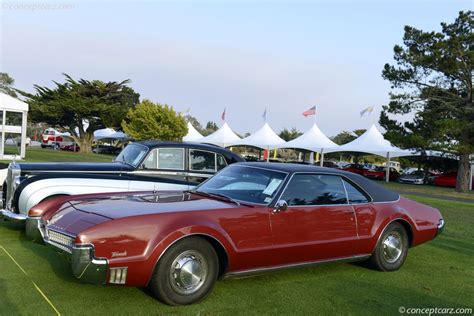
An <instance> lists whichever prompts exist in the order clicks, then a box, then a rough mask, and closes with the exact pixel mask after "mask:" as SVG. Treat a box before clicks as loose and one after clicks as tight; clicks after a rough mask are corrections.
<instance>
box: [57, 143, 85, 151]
mask: <svg viewBox="0 0 474 316" xmlns="http://www.w3.org/2000/svg"><path fill="white" fill-rule="evenodd" d="M60 149H61V150H64V151H75V152H78V151H80V150H81V147H80V146H79V145H78V144H68V145H62V146H61V147H60Z"/></svg>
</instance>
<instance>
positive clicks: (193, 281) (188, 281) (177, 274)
mask: <svg viewBox="0 0 474 316" xmlns="http://www.w3.org/2000/svg"><path fill="white" fill-rule="evenodd" d="M207 270H208V269H207V261H206V259H205V258H204V256H203V255H202V254H201V253H199V252H198V251H195V250H187V251H185V252H183V253H181V254H179V255H178V256H177V257H176V259H174V261H173V263H172V265H171V269H170V281H171V287H172V288H173V289H174V290H175V291H176V292H178V293H180V294H183V295H189V294H192V293H194V292H196V291H197V290H199V289H200V288H201V287H202V285H203V284H204V282H205V281H206V279H207Z"/></svg>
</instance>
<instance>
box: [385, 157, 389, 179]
mask: <svg viewBox="0 0 474 316" xmlns="http://www.w3.org/2000/svg"><path fill="white" fill-rule="evenodd" d="M389 181H390V152H389V151H387V170H386V171H385V182H389Z"/></svg>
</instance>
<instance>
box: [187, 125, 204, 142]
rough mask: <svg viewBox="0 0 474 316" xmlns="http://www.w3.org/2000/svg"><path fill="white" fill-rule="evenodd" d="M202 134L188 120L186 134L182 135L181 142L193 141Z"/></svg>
mask: <svg viewBox="0 0 474 316" xmlns="http://www.w3.org/2000/svg"><path fill="white" fill-rule="evenodd" d="M203 137H204V136H202V135H201V134H200V133H199V132H198V131H197V130H196V129H195V128H194V126H193V124H191V123H190V122H188V133H187V134H186V136H184V137H183V142H195V141H198V140H199V139H201V138H203Z"/></svg>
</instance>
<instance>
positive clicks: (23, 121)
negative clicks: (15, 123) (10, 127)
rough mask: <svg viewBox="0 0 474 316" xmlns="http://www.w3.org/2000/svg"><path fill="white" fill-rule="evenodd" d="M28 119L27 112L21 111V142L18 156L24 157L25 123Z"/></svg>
mask: <svg viewBox="0 0 474 316" xmlns="http://www.w3.org/2000/svg"><path fill="white" fill-rule="evenodd" d="M27 121H28V117H27V112H26V111H23V113H22V115H21V143H20V157H21V159H24V158H25V156H26V129H27V128H26V123H27Z"/></svg>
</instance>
